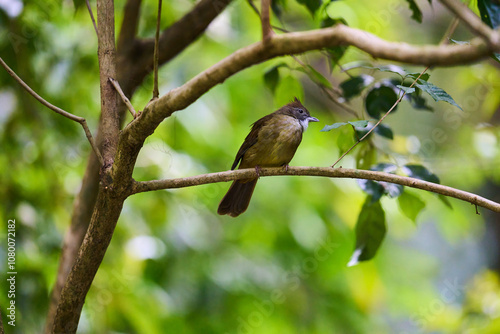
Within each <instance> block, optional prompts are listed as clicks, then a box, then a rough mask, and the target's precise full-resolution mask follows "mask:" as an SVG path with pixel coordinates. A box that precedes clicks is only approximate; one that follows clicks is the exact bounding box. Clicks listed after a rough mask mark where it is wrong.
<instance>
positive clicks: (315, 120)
mask: <svg viewBox="0 0 500 334" xmlns="http://www.w3.org/2000/svg"><path fill="white" fill-rule="evenodd" d="M307 120H308V121H309V122H319V119H317V118H316V117H312V116H309V117H307Z"/></svg>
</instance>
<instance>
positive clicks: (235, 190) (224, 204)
mask: <svg viewBox="0 0 500 334" xmlns="http://www.w3.org/2000/svg"><path fill="white" fill-rule="evenodd" d="M256 184H257V179H251V180H236V181H234V182H233V184H231V187H229V190H228V191H227V193H226V195H225V196H224V198H223V199H222V201H220V204H219V209H217V213H218V214H219V215H230V216H231V217H238V216H239V215H241V214H242V213H243V212H245V210H246V209H247V208H248V204H249V203H250V199H251V198H252V194H253V190H254V189H255V185H256Z"/></svg>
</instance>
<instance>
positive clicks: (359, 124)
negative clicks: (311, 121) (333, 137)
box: [321, 120, 368, 132]
mask: <svg viewBox="0 0 500 334" xmlns="http://www.w3.org/2000/svg"><path fill="white" fill-rule="evenodd" d="M347 124H350V125H352V126H353V127H360V128H364V127H366V126H367V125H368V121H365V120H363V121H354V122H351V121H348V122H347V123H345V122H339V123H333V124H332V125H325V127H324V128H323V129H321V132H325V131H330V130H333V129H337V128H339V127H341V126H344V125H347Z"/></svg>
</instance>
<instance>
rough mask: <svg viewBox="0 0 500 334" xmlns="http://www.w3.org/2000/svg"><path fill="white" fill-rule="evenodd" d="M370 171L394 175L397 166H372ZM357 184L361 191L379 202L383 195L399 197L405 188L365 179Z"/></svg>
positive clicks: (386, 164) (383, 164)
mask: <svg viewBox="0 0 500 334" xmlns="http://www.w3.org/2000/svg"><path fill="white" fill-rule="evenodd" d="M370 170H373V171H378V172H385V173H394V172H395V171H396V170H397V166H396V165H394V164H388V163H379V164H376V165H375V166H372V167H371V168H370ZM357 182H358V185H359V186H360V188H361V190H363V191H364V192H366V193H367V194H368V195H371V196H372V201H378V200H379V199H380V198H381V197H382V196H383V195H388V196H389V197H398V196H399V195H400V194H401V193H402V192H403V186H401V185H399V184H394V183H389V182H383V181H372V180H364V179H360V180H358V181H357Z"/></svg>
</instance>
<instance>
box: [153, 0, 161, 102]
mask: <svg viewBox="0 0 500 334" xmlns="http://www.w3.org/2000/svg"><path fill="white" fill-rule="evenodd" d="M160 23H161V0H158V16H157V18H156V34H155V49H154V59H153V71H154V87H153V99H157V98H158V96H160V92H159V91H158V61H159V59H160V53H159V52H160V51H159V45H158V44H159V40H160Z"/></svg>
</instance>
